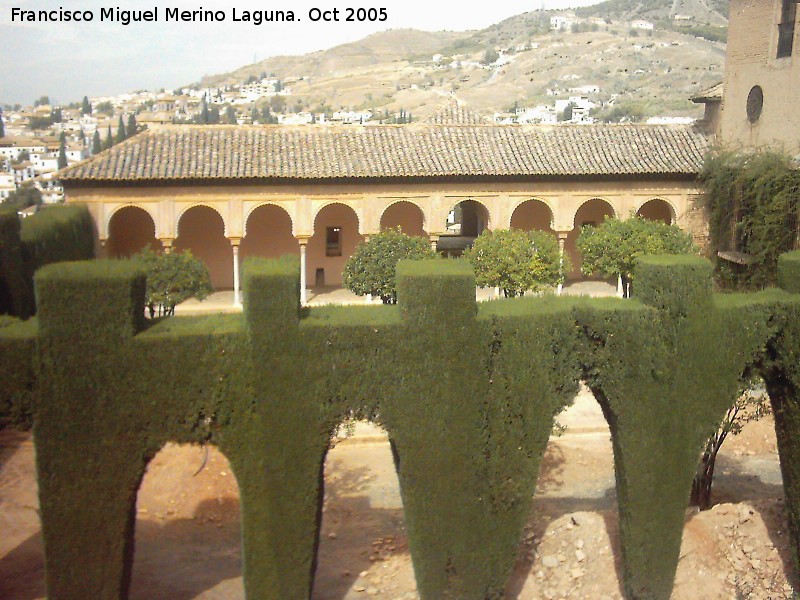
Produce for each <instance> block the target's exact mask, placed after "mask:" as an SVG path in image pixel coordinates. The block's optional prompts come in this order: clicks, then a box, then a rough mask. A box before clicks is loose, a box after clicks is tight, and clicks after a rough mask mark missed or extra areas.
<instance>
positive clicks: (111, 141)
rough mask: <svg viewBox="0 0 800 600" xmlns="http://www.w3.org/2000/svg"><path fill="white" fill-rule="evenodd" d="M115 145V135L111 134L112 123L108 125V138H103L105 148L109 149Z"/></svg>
mask: <svg viewBox="0 0 800 600" xmlns="http://www.w3.org/2000/svg"><path fill="white" fill-rule="evenodd" d="M113 145H114V136H113V135H111V125H109V126H108V133H106V139H105V140H103V150H109V149H110V148H111V147H112V146H113Z"/></svg>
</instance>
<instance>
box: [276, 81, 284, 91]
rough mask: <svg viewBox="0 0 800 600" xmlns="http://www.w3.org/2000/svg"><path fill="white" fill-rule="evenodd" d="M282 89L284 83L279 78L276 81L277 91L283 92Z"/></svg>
mask: <svg viewBox="0 0 800 600" xmlns="http://www.w3.org/2000/svg"><path fill="white" fill-rule="evenodd" d="M282 91H283V83H282V82H281V80H280V79H278V80H277V81H276V82H275V92H276V93H278V92H282Z"/></svg>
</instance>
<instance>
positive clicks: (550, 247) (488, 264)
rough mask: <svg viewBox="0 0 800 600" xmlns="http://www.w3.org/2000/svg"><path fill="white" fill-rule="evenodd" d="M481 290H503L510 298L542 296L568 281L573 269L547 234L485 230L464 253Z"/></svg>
mask: <svg viewBox="0 0 800 600" xmlns="http://www.w3.org/2000/svg"><path fill="white" fill-rule="evenodd" d="M464 258H465V259H467V260H468V261H469V262H470V263H471V264H472V267H473V268H474V269H475V281H476V282H477V284H478V285H479V286H481V287H499V288H500V289H502V290H503V293H504V295H505V297H506V298H513V297H515V296H522V295H523V294H524V293H525V292H527V291H532V292H539V291H541V290H543V289H546V288H548V287H554V286H556V285H558V284H559V283H562V282H563V281H564V273H565V272H567V271H568V270H569V265H568V264H567V265H564V264H562V260H565V259H566V256H564V257H563V258H562V257H561V256H560V253H559V250H558V242H557V241H556V238H555V237H554V236H553V235H552V234H549V233H547V232H545V231H537V230H532V231H522V230H520V229H498V230H496V231H489V230H488V229H487V230H484V231H483V233H481V235H479V236H478V238H477V239H476V240H475V243H474V244H473V245H472V248H468V249H467V250H466V251H465V252H464Z"/></svg>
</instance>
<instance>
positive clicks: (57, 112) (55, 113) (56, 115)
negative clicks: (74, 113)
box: [50, 107, 64, 123]
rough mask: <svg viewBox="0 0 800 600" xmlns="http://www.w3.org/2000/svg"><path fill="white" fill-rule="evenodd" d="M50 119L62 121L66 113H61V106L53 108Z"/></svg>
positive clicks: (56, 121) (55, 121)
mask: <svg viewBox="0 0 800 600" xmlns="http://www.w3.org/2000/svg"><path fill="white" fill-rule="evenodd" d="M50 120H51V121H53V123H61V122H62V121H63V120H64V115H63V114H61V108H60V107H59V108H56V109H54V110H53V112H52V113H51V114H50Z"/></svg>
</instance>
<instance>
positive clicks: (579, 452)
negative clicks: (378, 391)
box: [0, 394, 792, 600]
mask: <svg viewBox="0 0 800 600" xmlns="http://www.w3.org/2000/svg"><path fill="white" fill-rule="evenodd" d="M559 420H560V421H561V422H562V423H564V424H566V425H567V426H568V429H567V433H566V434H565V435H564V436H562V437H559V438H553V439H552V440H551V442H550V445H549V447H548V450H547V453H546V456H545V461H544V464H543V469H542V474H541V477H540V480H539V484H538V489H537V492H536V496H535V500H534V510H533V512H532V514H531V517H530V520H529V523H528V525H527V527H526V529H525V535H524V536H523V540H522V541H521V543H520V551H519V555H518V560H517V564H516V566H515V568H514V572H513V574H512V577H511V579H510V582H509V587H508V594H507V596H508V597H509V598H517V599H519V600H533V599H539V598H548V599H550V598H587V599H592V600H596V599H604V598H605V599H608V598H621V592H620V587H619V579H618V569H619V560H618V558H619V547H618V539H617V515H616V496H615V490H614V473H613V460H612V452H611V444H610V441H609V435H608V429H607V427H606V426H605V424H604V422H603V421H602V416H601V415H600V412H599V409H598V408H597V405H596V403H594V401H593V399H592V398H591V396H589V395H588V394H584V395H582V396H581V397H580V398H579V401H578V402H577V403H576V405H575V406H574V407H573V408H572V409H570V411H569V412H568V413H565V414H563V415H561V417H560V419H559ZM34 460H35V457H34V449H33V444H32V441H31V438H30V436H29V435H28V434H21V433H17V432H13V431H4V432H0V531H2V536H1V537H0V598H3V599H19V600H28V599H35V598H43V597H44V595H45V588H44V582H43V575H44V560H43V553H42V543H41V536H40V531H39V521H38V513H37V504H38V502H37V496H36V481H35V473H34ZM202 460H203V450H201V449H200V448H197V447H192V446H175V445H170V446H167V447H166V448H164V449H163V450H162V451H161V452H160V453H159V454H158V455H157V456H156V458H155V459H154V460H153V461H152V463H151V464H150V466H149V468H148V473H147V475H146V477H145V480H144V483H143V485H142V488H141V490H140V493H139V501H138V519H137V524H136V535H137V547H136V560H135V564H134V573H133V584H132V593H131V597H132V598H134V599H136V600H145V599H146V600H158V599H162V598H163V599H170V600H189V599H207V600H211V599H223V598H224V599H237V598H243V597H244V594H243V588H242V578H241V551H240V547H239V503H238V489H237V486H236V481H235V479H234V477H233V475H232V474H231V471H230V468H229V465H228V463H227V461H226V460H225V458H224V457H223V456H222V455H221V454H219V453H218V452H215V451H214V450H213V449H212V450H211V451H210V452H209V459H208V463H207V465H206V467H205V468H204V469H203V470H202V471H201V472H200V473H199V474H197V475H196V476H195V475H194V473H195V471H196V470H197V469H198V467H199V466H200V465H201V463H202ZM325 480H326V492H325V493H326V500H325V513H324V519H323V525H322V536H321V543H320V550H319V566H318V570H317V576H316V582H315V591H314V596H313V598H314V600H357V599H359V598H368V597H377V598H386V599H388V600H401V599H408V600H410V599H412V598H417V594H416V590H415V581H414V573H413V568H412V565H411V560H410V556H409V553H408V544H407V536H406V531H405V527H404V520H403V509H402V502H401V499H400V495H399V490H398V484H397V477H396V475H395V473H394V467H393V463H392V457H391V453H390V451H389V447H388V444H387V443H386V441H385V438H383V437H381V432H380V431H379V430H376V429H374V428H371V427H370V426H367V425H364V426H360V427H359V428H358V431H357V435H356V436H354V437H353V438H350V439H348V440H344V441H341V442H339V443H337V444H336V446H335V447H334V448H333V449H332V450H331V451H330V453H329V456H328V460H327V463H326V477H325ZM714 500H715V502H717V503H718V504H717V505H716V506H715V507H714V508H713V509H712V510H710V511H706V512H703V513H699V514H698V513H696V511H687V520H686V527H685V530H684V543H683V548H682V552H681V560H680V563H679V568H678V574H677V580H676V587H675V592H674V594H673V598H675V599H680V600H684V599H685V600H690V599H691V600H698V599H704V598H707V599H709V600H710V599H716V598H770V599H771V598H791V597H792V590H791V587H789V585H788V583H787V572H788V540H787V535H786V522H785V517H784V515H783V491H782V487H781V476H780V470H779V465H778V459H777V453H776V449H775V436H774V431H773V430H772V422H771V420H770V419H765V420H762V421H760V422H757V423H751V424H748V425H747V427H746V429H745V431H744V432H743V433H742V434H741V435H740V436H737V437H735V438H731V439H729V440H728V441H726V443H725V446H724V447H723V450H722V453H721V455H720V459H719V462H718V475H717V478H716V480H715V487H714Z"/></svg>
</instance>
